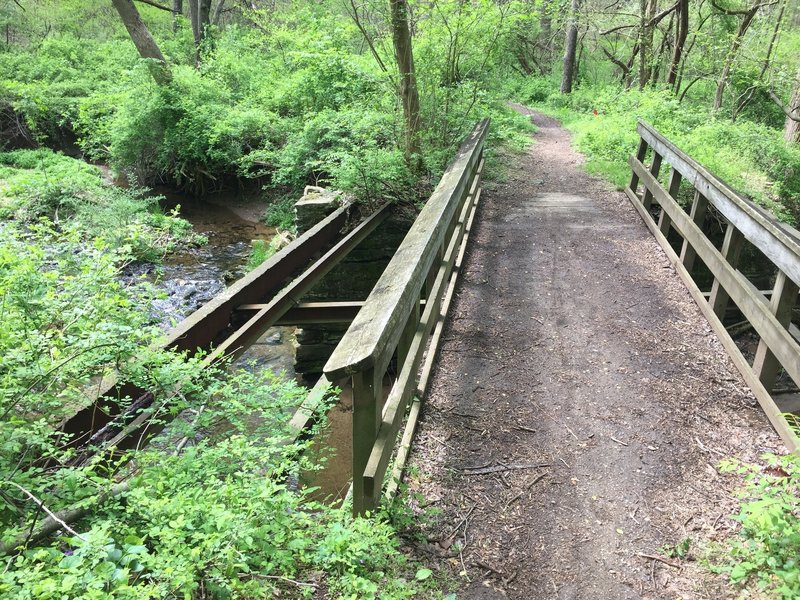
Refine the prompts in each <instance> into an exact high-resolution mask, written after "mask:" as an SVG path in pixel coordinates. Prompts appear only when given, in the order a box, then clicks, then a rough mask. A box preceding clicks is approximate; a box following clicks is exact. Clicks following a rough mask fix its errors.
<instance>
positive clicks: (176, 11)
mask: <svg viewBox="0 0 800 600" xmlns="http://www.w3.org/2000/svg"><path fill="white" fill-rule="evenodd" d="M181 15H183V0H172V31H173V32H175V31H178V17H180V16H181Z"/></svg>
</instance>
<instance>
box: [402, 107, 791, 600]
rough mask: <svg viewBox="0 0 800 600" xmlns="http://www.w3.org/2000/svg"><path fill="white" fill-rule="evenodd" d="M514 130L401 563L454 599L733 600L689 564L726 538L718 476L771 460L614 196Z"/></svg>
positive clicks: (413, 479)
mask: <svg viewBox="0 0 800 600" xmlns="http://www.w3.org/2000/svg"><path fill="white" fill-rule="evenodd" d="M520 110H524V111H526V109H523V108H521V107H520ZM526 112H528V114H531V116H532V119H533V120H534V122H535V124H536V125H537V126H538V127H539V131H538V133H537V134H535V144H534V145H533V146H532V147H531V148H530V149H529V150H528V151H527V152H526V153H525V154H523V155H521V156H518V157H508V160H509V161H511V162H512V163H513V165H512V168H511V169H510V174H509V177H508V179H507V181H505V182H504V183H502V184H494V185H491V186H490V185H487V186H486V188H485V190H484V194H483V197H482V201H481V207H480V209H479V213H478V219H477V223H478V224H477V225H476V227H475V229H474V230H473V234H472V238H471V241H470V245H471V249H470V251H469V254H468V257H467V260H466V264H465V267H464V269H463V272H462V279H461V282H460V285H459V290H458V293H457V297H456V300H455V303H454V305H453V307H452V308H451V314H450V323H449V326H448V330H447V331H446V333H445V336H444V339H443V344H442V347H441V354H440V360H439V361H438V367H437V369H436V372H435V376H434V379H433V383H432V387H431V391H430V393H429V395H428V398H427V400H426V403H425V408H424V416H423V420H422V422H421V425H420V429H419V431H418V435H417V438H416V442H415V445H414V450H413V455H412V459H411V466H410V477H409V478H408V485H409V488H410V492H411V493H412V494H414V498H415V499H414V501H413V504H414V507H415V510H416V511H417V513H418V514H419V515H420V522H421V525H419V527H420V531H418V533H419V534H420V537H421V539H422V540H423V541H421V542H417V543H413V544H412V545H411V547H410V552H412V553H413V554H415V555H417V556H418V557H419V558H420V559H423V560H425V561H426V562H430V561H431V560H433V561H434V562H437V563H438V564H439V567H440V569H441V570H442V571H443V573H440V575H444V574H445V573H449V574H450V575H451V576H452V579H453V580H454V581H457V582H458V585H460V591H459V593H458V597H459V598H493V597H508V598H526V599H527V600H536V599H544V598H548V599H550V598H576V599H584V598H615V599H616V598H651V599H655V598H670V599H675V598H725V597H730V596H735V592H734V591H732V590H730V589H729V588H728V587H727V584H726V582H725V581H724V579H722V578H721V577H720V576H714V575H710V574H708V573H707V572H705V571H704V570H703V569H701V568H700V567H699V566H698V564H697V562H696V561H695V560H694V559H695V558H696V557H697V555H698V553H699V552H700V550H699V548H702V547H703V546H704V545H707V544H708V543H709V541H713V540H719V539H723V538H724V537H725V536H727V535H729V533H730V531H732V530H733V529H734V528H735V522H733V521H731V520H730V519H729V518H728V515H729V514H730V513H731V512H732V511H733V510H734V509H735V501H734V500H733V496H732V491H733V489H734V488H735V487H736V486H737V485H738V483H739V482H738V480H737V479H736V478H735V477H733V476H729V475H723V474H720V473H719V470H718V464H719V462H720V460H721V459H722V458H723V457H729V456H730V457H738V458H740V459H742V460H745V461H753V460H756V459H757V457H758V455H759V454H761V453H762V452H766V451H782V448H783V446H782V444H781V442H780V440H779V438H778V437H777V436H776V435H775V434H774V433H773V431H772V430H771V428H770V426H769V424H768V422H767V420H766V418H765V417H764V416H763V415H762V413H761V412H760V409H759V408H758V407H757V405H756V403H755V401H754V399H753V397H752V396H751V395H750V393H749V392H748V390H747V388H746V386H745V384H744V382H743V381H742V379H741V378H740V376H739V374H738V372H737V371H736V370H735V368H734V367H733V365H732V363H731V362H730V360H729V359H728V358H727V355H726V354H725V352H724V350H723V348H722V346H721V345H720V343H719V342H718V340H717V338H716V337H715V335H714V334H713V333H712V331H711V329H710V327H709V326H708V324H707V322H706V321H705V319H704V317H703V316H702V314H701V313H700V311H699V309H698V308H697V307H696V305H695V304H694V302H693V301H692V299H691V297H690V296H689V293H688V291H687V290H686V289H685V287H684V286H683V284H682V283H681V282H680V280H679V279H678V277H677V275H676V274H675V272H674V270H673V269H672V268H671V267H670V265H669V264H668V262H667V259H666V257H665V256H664V254H663V252H662V251H661V250H660V248H659V247H658V245H657V244H656V242H655V240H654V239H653V238H652V237H651V236H650V234H649V233H648V231H647V229H646V228H645V226H644V224H643V223H642V222H641V221H640V219H639V217H638V215H637V214H636V213H635V211H634V209H633V208H632V207H631V206H630V204H629V202H628V200H627V198H626V197H625V195H624V194H622V193H621V192H618V191H615V190H614V189H613V188H612V187H610V185H609V184H607V183H605V182H603V181H600V180H598V179H597V178H594V177H592V176H590V175H587V174H586V173H585V172H584V171H583V170H582V169H581V162H582V157H581V156H580V155H579V154H577V153H576V152H575V151H573V150H572V149H571V147H570V138H569V134H568V132H566V131H565V130H564V129H562V128H560V127H559V125H558V123H557V122H555V121H554V120H552V119H550V118H548V117H545V116H543V115H539V114H534V113H531V112H529V111H526ZM687 539H688V540H689V542H688V544H689V546H688V547H689V552H688V556H686V557H683V558H681V557H669V556H668V555H669V552H668V551H667V550H665V548H666V547H670V546H673V547H674V546H676V545H679V544H681V543H682V542H684V540H687ZM684 544H685V542H684ZM654 557H656V558H654Z"/></svg>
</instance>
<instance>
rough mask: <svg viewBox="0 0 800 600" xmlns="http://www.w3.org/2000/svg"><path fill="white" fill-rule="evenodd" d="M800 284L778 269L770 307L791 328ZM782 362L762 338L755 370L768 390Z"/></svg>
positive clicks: (770, 388)
mask: <svg viewBox="0 0 800 600" xmlns="http://www.w3.org/2000/svg"><path fill="white" fill-rule="evenodd" d="M797 293H798V286H797V284H796V283H795V282H794V281H792V280H791V279H789V278H788V277H787V276H786V275H785V274H784V272H783V271H778V277H777V279H776V280H775V287H774V288H773V290H772V300H771V301H770V303H769V309H770V311H771V312H772V314H773V315H775V318H776V319H777V320H778V322H779V323H780V324H781V325H783V326H784V327H786V328H787V329H788V328H789V324H790V323H791V322H792V309H793V308H794V305H795V302H796V301H797ZM780 366H781V365H780V363H779V362H778V360H777V359H776V358H775V355H774V354H772V352H771V351H770V349H769V347H768V346H767V344H766V343H764V340H763V339H762V340H761V341H760V342H758V350H756V358H755V360H754V361H753V371H755V374H756V377H758V379H759V381H761V383H762V384H763V386H764V387H765V388H766V389H767V391H768V392H771V391H772V386H773V385H774V384H775V379H777V377H778V370H779V369H780Z"/></svg>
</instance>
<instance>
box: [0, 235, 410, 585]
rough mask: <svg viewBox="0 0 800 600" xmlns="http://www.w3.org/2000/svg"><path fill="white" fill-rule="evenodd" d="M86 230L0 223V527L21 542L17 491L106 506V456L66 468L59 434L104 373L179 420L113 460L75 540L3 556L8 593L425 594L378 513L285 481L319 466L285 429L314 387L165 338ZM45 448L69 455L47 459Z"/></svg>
mask: <svg viewBox="0 0 800 600" xmlns="http://www.w3.org/2000/svg"><path fill="white" fill-rule="evenodd" d="M82 239H83V236H82V235H81V233H80V232H77V231H75V230H69V229H68V230H67V231H58V230H56V229H54V228H53V227H51V226H49V225H47V224H37V225H31V226H30V227H29V228H27V229H25V230H22V229H20V228H19V227H18V226H17V225H15V224H13V223H6V224H5V225H3V226H2V227H0V297H2V299H3V301H2V304H1V306H2V320H3V323H4V327H3V328H2V330H0V353H1V354H2V356H3V361H2V363H0V390H1V391H0V394H1V395H0V440H2V443H0V500H2V502H0V523H2V534H0V541H1V542H4V543H8V542H11V541H13V540H16V539H19V537H20V536H22V537H23V539H24V534H25V533H26V532H27V531H28V530H29V528H30V527H31V523H32V522H33V520H34V519H35V518H37V517H38V515H39V511H38V510H37V507H36V505H34V504H33V503H32V502H30V500H29V498H28V496H27V494H25V493H22V491H21V490H22V489H25V490H27V491H28V492H30V493H32V494H34V495H35V496H36V497H37V498H40V499H41V500H42V501H43V502H44V504H45V505H46V506H47V507H48V508H49V509H50V510H53V511H58V510H61V509H64V508H65V507H70V506H74V505H76V504H80V503H86V504H96V501H95V500H93V498H94V497H96V496H97V495H98V493H101V492H102V491H103V490H104V489H106V488H107V487H108V486H109V485H110V484H111V482H110V481H109V479H108V477H109V474H108V473H109V470H108V467H109V466H111V465H109V464H108V463H107V461H104V460H95V461H90V462H88V463H86V464H83V465H79V464H77V463H76V464H75V465H74V466H69V465H70V462H69V461H70V459H72V458H74V457H75V452H74V450H70V449H69V448H67V446H66V442H68V441H69V438H68V437H67V436H65V435H64V434H63V433H59V423H60V422H61V421H62V419H63V418H64V417H65V416H67V415H70V414H72V413H74V412H75V411H76V410H77V409H79V408H80V407H82V406H84V405H85V404H86V403H87V401H88V398H87V396H88V397H91V393H92V390H94V389H96V388H97V386H98V385H99V381H100V380H101V379H103V378H108V377H109V376H110V375H111V374H112V373H118V374H119V377H120V379H121V380H124V381H130V382H133V383H135V384H136V385H138V386H140V387H141V388H143V389H148V390H151V391H152V392H153V394H154V406H158V407H159V410H158V411H156V412H155V413H154V414H153V415H152V417H151V420H152V422H153V423H158V422H159V421H160V420H162V418H163V416H170V417H178V418H177V419H176V420H175V421H173V422H172V423H171V424H170V426H169V430H168V431H169V433H168V435H167V436H166V437H163V438H161V440H160V441H159V443H156V444H154V445H153V447H152V449H146V450H139V451H131V453H130V455H129V456H126V457H123V458H121V459H120V460H122V461H125V460H127V459H129V458H130V459H132V462H131V463H130V466H128V467H125V468H124V470H123V473H125V474H127V476H128V478H129V480H130V486H129V489H128V490H127V491H126V492H124V493H123V494H122V495H121V496H118V497H116V498H114V499H110V500H107V501H106V502H105V503H104V504H102V505H99V506H96V507H95V508H94V510H93V511H91V512H90V513H89V514H88V515H87V516H86V517H85V518H84V519H83V520H82V521H81V522H79V523H76V524H75V530H76V531H80V532H82V533H81V534H80V537H76V536H67V537H61V538H58V539H56V540H52V541H49V542H46V543H45V544H44V545H43V546H38V547H33V546H32V547H29V548H23V549H22V551H21V552H19V553H18V554H16V556H14V557H13V558H11V559H10V560H9V561H8V562H7V563H6V566H5V568H4V569H3V571H2V573H0V596H3V597H15V598H62V597H81V598H105V597H109V595H111V596H113V597H120V598H162V597H163V598H169V597H174V595H175V594H176V593H178V594H180V595H181V596H183V597H186V598H191V597H230V598H266V597H272V596H273V595H275V594H276V593H279V592H280V593H283V594H288V595H291V596H294V597H298V596H307V597H310V596H311V595H313V592H314V590H315V589H316V586H325V587H326V589H328V590H329V591H330V592H331V593H332V594H334V595H342V596H351V595H353V594H356V595H359V596H362V597H363V596H381V597H387V598H403V597H409V596H412V595H413V594H414V593H416V587H415V585H414V584H413V583H412V584H408V583H406V584H404V583H403V582H404V581H405V580H406V579H407V580H408V581H411V582H413V577H412V575H411V574H413V572H414V570H415V569H416V568H417V567H416V566H414V565H406V561H405V558H404V557H403V556H402V554H400V553H399V551H398V548H397V544H398V542H397V540H396V537H395V535H394V530H393V529H392V527H391V526H390V525H389V524H388V521H387V520H386V519H385V518H383V517H381V516H376V517H375V518H373V519H371V520H362V519H357V520H355V519H353V518H352V517H350V516H349V510H350V508H349V507H344V508H341V509H333V508H331V507H329V506H327V505H322V504H318V503H316V502H314V501H312V500H311V499H309V498H308V494H309V493H310V492H311V491H312V490H302V489H301V490H296V489H293V488H292V486H291V485H290V482H292V481H296V480H297V478H298V475H299V473H300V472H301V471H302V472H308V471H311V470H314V469H316V468H318V467H317V464H316V463H314V462H312V459H311V458H310V457H311V456H312V454H311V453H309V452H307V450H308V448H309V445H310V442H303V441H292V440H293V439H294V433H293V430H292V428H291V427H290V425H289V419H290V417H291V415H292V413H293V411H294V409H295V408H296V407H297V406H298V405H299V404H300V403H301V401H302V399H303V398H304V397H305V394H306V390H304V389H303V388H300V387H299V386H298V385H297V384H295V383H294V382H293V381H285V380H284V379H283V378H281V377H279V376H276V375H273V374H272V373H270V372H264V373H260V374H252V373H249V372H248V371H244V370H240V371H238V373H237V374H236V375H231V374H226V373H225V372H224V370H222V369H221V368H206V369H203V368H202V366H201V358H202V357H200V356H196V357H187V356H183V355H179V354H175V353H173V352H169V351H164V350H159V349H158V348H159V346H158V341H159V339H160V333H159V331H158V329H157V328H156V327H155V326H153V325H151V324H150V319H149V317H148V315H147V312H146V308H147V304H148V294H149V292H148V290H147V288H144V287H143V286H141V285H133V286H128V287H126V286H124V285H123V284H122V283H121V282H120V278H119V272H118V269H119V265H120V263H122V262H124V260H125V255H124V254H123V253H122V252H121V251H120V250H118V249H117V250H114V249H112V248H110V247H108V246H107V245H104V244H103V243H102V242H101V241H99V240H98V241H96V242H95V243H94V245H92V246H88V247H87V246H86V245H84V244H83V242H82ZM129 402H130V399H125V398H123V399H121V405H122V407H123V408H124V407H125V406H127V405H128V403H129ZM180 415H184V416H183V417H180ZM320 419H321V420H322V421H324V418H323V417H322V415H320ZM184 436H185V437H186V438H188V439H189V440H193V441H195V443H194V445H192V444H190V445H189V446H188V447H187V448H186V449H184V450H183V451H182V452H178V453H175V452H172V449H171V448H170V444H174V442H170V440H174V439H178V438H183V437H184ZM165 445H166V447H165ZM42 458H48V459H50V460H51V461H53V463H54V464H60V465H62V466H61V468H60V469H59V470H57V471H55V472H53V471H52V469H45V468H44V464H43V463H42V462H41V459H42ZM114 470H115V469H114V468H113V467H112V469H111V472H113V471H114ZM406 570H408V574H406Z"/></svg>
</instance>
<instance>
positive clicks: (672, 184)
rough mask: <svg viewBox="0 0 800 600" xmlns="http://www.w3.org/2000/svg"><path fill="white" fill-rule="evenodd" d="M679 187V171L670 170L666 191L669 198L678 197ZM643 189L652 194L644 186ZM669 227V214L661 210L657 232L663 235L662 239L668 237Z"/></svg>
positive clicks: (670, 223) (670, 222)
mask: <svg viewBox="0 0 800 600" xmlns="http://www.w3.org/2000/svg"><path fill="white" fill-rule="evenodd" d="M655 177H656V176H655V175H654V176H653V178H654V179H655ZM680 187H681V174H680V171H677V170H676V169H672V171H671V172H670V174H669V188H668V190H667V193H668V194H669V197H670V198H672V199H675V198H676V197H677V196H678V190H679V189H680ZM645 189H646V190H647V193H648V194H651V193H652V192H651V191H650V189H649V188H647V187H646V186H645ZM645 208H649V207H648V206H645ZM662 208H663V207H662ZM670 225H672V221H670V218H669V212H668V211H667V210H662V211H661V216H659V218H658V229H659V231H661V233H663V234H664V237H667V236H668V235H669V228H670Z"/></svg>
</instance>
